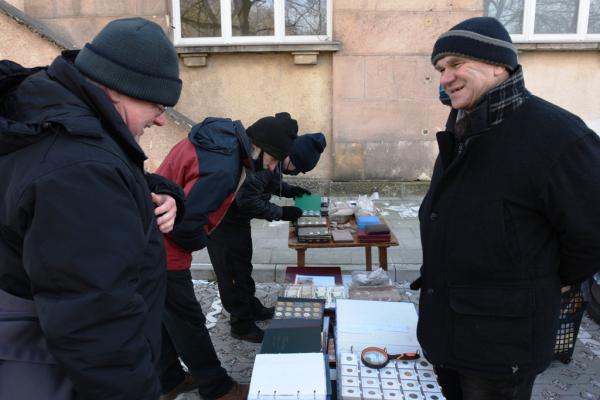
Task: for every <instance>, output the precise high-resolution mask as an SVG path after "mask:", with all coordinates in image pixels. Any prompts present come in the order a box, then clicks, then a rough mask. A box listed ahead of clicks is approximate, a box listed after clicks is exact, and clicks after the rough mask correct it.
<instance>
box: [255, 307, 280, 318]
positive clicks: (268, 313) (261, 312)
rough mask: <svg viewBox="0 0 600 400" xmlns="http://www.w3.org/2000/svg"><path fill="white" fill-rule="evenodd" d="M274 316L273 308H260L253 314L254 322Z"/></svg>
mask: <svg viewBox="0 0 600 400" xmlns="http://www.w3.org/2000/svg"><path fill="white" fill-rule="evenodd" d="M273 315H275V307H261V308H259V309H258V311H255V312H254V320H255V321H264V320H267V319H271V318H273Z"/></svg>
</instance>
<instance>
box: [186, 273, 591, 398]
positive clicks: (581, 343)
mask: <svg viewBox="0 0 600 400" xmlns="http://www.w3.org/2000/svg"><path fill="white" fill-rule="evenodd" d="M395 285H396V287H397V288H398V289H399V291H400V293H401V295H402V297H403V300H404V301H410V302H413V303H415V304H416V303H417V302H418V293H417V292H413V291H411V290H409V289H408V282H397V283H395ZM195 289H196V295H197V297H198V299H199V300H200V302H201V304H202V309H203V310H204V311H205V313H206V314H213V313H215V312H216V315H215V320H216V324H215V325H214V326H213V327H211V328H210V329H209V332H210V334H211V337H212V339H213V343H214V345H215V348H216V350H217V354H219V357H220V359H221V363H222V364H223V366H224V368H225V369H227V371H228V372H229V373H230V375H231V376H232V377H233V378H234V379H235V380H237V381H238V382H249V381H250V377H251V374H252V365H253V362H254V356H255V354H256V353H257V351H258V350H259V348H260V345H258V344H252V343H247V342H243V341H240V340H236V339H233V338H232V337H231V336H230V335H229V324H228V320H229V318H228V316H227V314H226V312H225V311H220V312H219V310H220V308H221V307H220V302H219V300H218V291H217V287H216V285H215V284H214V283H213V282H208V281H195ZM281 290H282V285H281V284H278V283H259V284H257V297H258V298H260V299H261V301H263V303H265V304H266V305H273V303H274V301H275V299H276V298H277V295H278V294H279V293H280V291H281ZM209 319H210V318H209ZM260 325H261V327H263V328H265V327H266V326H267V325H268V322H264V323H260ZM532 398H533V399H534V400H542V399H543V400H562V399H573V400H574V399H588V400H600V327H599V325H598V324H596V323H595V322H594V321H592V320H590V319H589V318H588V317H587V316H585V317H584V318H583V321H582V324H581V328H580V331H579V336H578V340H577V343H576V346H575V352H574V355H573V360H572V361H571V363H570V364H568V365H565V364H562V363H560V362H554V363H553V364H552V365H551V366H550V368H548V369H547V370H546V371H545V372H544V373H542V374H541V375H540V376H539V377H538V378H537V380H536V383H535V386H534V391H533V397H532ZM184 399H185V400H197V399H200V396H199V395H198V394H197V393H185V394H181V395H180V396H179V397H178V400H184Z"/></svg>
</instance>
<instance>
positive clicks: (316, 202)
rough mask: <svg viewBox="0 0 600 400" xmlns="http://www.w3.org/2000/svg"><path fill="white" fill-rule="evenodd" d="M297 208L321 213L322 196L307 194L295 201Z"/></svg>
mask: <svg viewBox="0 0 600 400" xmlns="http://www.w3.org/2000/svg"><path fill="white" fill-rule="evenodd" d="M294 203H295V205H296V207H298V208H301V209H302V210H307V211H321V196H319V195H318V194H305V195H304V196H301V197H296V198H295V199H294Z"/></svg>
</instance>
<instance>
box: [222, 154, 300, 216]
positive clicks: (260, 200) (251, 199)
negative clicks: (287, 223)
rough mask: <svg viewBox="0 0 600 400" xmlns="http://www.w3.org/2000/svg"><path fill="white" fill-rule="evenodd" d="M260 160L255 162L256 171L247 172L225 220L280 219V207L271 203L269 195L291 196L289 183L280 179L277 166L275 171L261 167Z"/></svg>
mask: <svg viewBox="0 0 600 400" xmlns="http://www.w3.org/2000/svg"><path fill="white" fill-rule="evenodd" d="M261 164H262V160H258V162H255V170H256V172H254V173H250V174H248V176H246V180H245V181H244V183H243V184H242V186H241V187H240V190H239V191H238V194H237V196H236V198H235V202H234V203H233V205H232V207H231V208H230V209H229V211H228V213H227V215H226V217H225V222H235V221H241V220H246V221H249V220H250V219H252V218H260V219H266V220H267V221H273V220H279V219H281V215H282V209H281V207H280V206H278V205H277V204H274V203H271V196H272V195H276V196H281V197H288V198H291V197H293V194H292V192H291V187H292V186H291V185H289V184H288V183H286V182H284V181H283V180H282V179H281V173H280V171H279V168H278V169H276V170H275V171H269V170H266V169H262V165H261Z"/></svg>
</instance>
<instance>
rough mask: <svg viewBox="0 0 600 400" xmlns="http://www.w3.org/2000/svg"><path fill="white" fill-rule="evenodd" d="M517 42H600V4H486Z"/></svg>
mask: <svg viewBox="0 0 600 400" xmlns="http://www.w3.org/2000/svg"><path fill="white" fill-rule="evenodd" d="M484 13H485V14H486V15H488V16H490V17H495V18H497V19H499V20H500V21H501V22H502V23H503V24H504V26H505V27H506V29H507V30H508V31H509V32H510V34H511V36H512V39H513V41H515V42H580V41H600V0H485V1H484Z"/></svg>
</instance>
